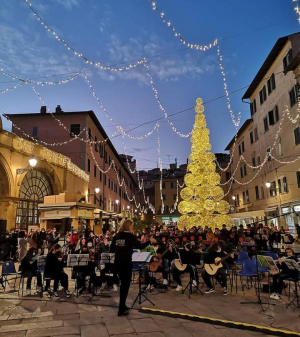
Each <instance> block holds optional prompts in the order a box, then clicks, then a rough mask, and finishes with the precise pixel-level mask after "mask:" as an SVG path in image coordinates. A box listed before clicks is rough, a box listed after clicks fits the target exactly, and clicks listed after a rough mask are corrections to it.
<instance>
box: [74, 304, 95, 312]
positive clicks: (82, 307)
mask: <svg viewBox="0 0 300 337" xmlns="http://www.w3.org/2000/svg"><path fill="white" fill-rule="evenodd" d="M78 309H79V310H80V312H81V311H98V310H97V306H95V305H89V304H78Z"/></svg>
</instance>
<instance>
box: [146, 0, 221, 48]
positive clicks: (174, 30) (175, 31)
mask: <svg viewBox="0 0 300 337" xmlns="http://www.w3.org/2000/svg"><path fill="white" fill-rule="evenodd" d="M148 2H150V3H151V4H152V9H153V10H154V11H156V12H157V13H158V14H159V16H160V17H161V19H162V22H163V23H165V24H166V25H167V27H169V28H170V29H171V30H172V31H173V33H174V35H175V37H177V38H178V39H179V40H180V42H181V43H182V44H183V45H185V46H186V47H188V48H191V49H197V50H202V51H206V50H208V49H211V48H212V47H214V46H216V45H217V44H218V40H217V39H216V40H214V42H213V43H211V44H209V45H200V44H196V43H189V42H187V41H186V40H185V39H184V38H183V37H182V36H181V34H180V33H178V31H177V30H176V29H175V27H174V26H173V25H172V24H171V22H170V21H169V20H167V18H166V16H165V13H163V12H161V11H160V10H159V9H158V8H157V6H156V2H155V1H152V0H148Z"/></svg>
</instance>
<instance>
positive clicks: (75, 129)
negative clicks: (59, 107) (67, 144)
mask: <svg viewBox="0 0 300 337" xmlns="http://www.w3.org/2000/svg"><path fill="white" fill-rule="evenodd" d="M79 134H80V124H71V127H70V137H74V136H78V135H79Z"/></svg>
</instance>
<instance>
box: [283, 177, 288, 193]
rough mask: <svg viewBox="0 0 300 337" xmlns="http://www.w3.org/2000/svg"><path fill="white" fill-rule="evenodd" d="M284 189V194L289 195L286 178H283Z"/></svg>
mask: <svg viewBox="0 0 300 337" xmlns="http://www.w3.org/2000/svg"><path fill="white" fill-rule="evenodd" d="M282 185H283V186H282V187H283V193H287V192H288V185H287V181H286V177H283V178H282Z"/></svg>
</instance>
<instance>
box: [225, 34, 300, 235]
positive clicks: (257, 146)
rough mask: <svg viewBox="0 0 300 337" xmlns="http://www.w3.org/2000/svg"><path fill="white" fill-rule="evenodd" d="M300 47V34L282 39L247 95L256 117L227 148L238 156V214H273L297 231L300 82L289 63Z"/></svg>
mask: <svg viewBox="0 0 300 337" xmlns="http://www.w3.org/2000/svg"><path fill="white" fill-rule="evenodd" d="M299 48H300V33H297V34H293V35H289V36H285V37H282V38H280V39H278V40H277V42H276V44H275V45H274V47H273V49H272V50H271V52H270V54H269V55H268V57H267V58H266V60H265V62H264V63H263V65H262V66H261V68H260V70H259V71H258V73H257V74H256V76H255V78H254V79H253V81H252V83H251V85H250V86H249V88H248V89H247V91H246V93H245V94H244V96H243V100H245V99H249V101H250V110H251V116H252V118H251V119H248V120H247V121H246V122H245V123H244V124H243V125H242V126H241V128H240V130H239V132H238V135H237V140H236V142H235V140H234V138H233V139H232V141H231V142H230V143H229V144H228V146H227V148H226V150H229V151H230V153H231V155H232V156H233V161H232V163H231V168H230V171H231V173H232V174H234V183H233V188H232V190H231V192H230V198H231V199H232V203H234V204H235V207H234V211H235V212H236V218H239V219H245V220H246V222H253V221H262V220H266V219H268V222H269V223H270V222H271V221H272V222H273V223H274V224H275V225H278V226H281V225H282V226H286V227H290V229H291V230H292V231H294V225H295V223H298V222H299V219H298V212H299V211H300V162H299V161H298V160H295V159H297V157H298V156H299V155H300V126H299V121H298V120H297V118H296V119H295V120H294V118H295V117H296V115H297V113H298V111H297V108H298V106H297V97H298V86H297V82H296V79H295V76H294V74H293V72H291V71H288V70H289V69H288V67H289V64H290V63H292V62H293V60H294V59H295V56H296V55H299V50H300V49H299ZM298 62H299V61H298ZM241 155H242V156H243V157H244V158H245V161H246V162H247V163H248V164H246V163H245V162H244V161H243V160H240V156H241ZM233 217H235V216H234V214H233Z"/></svg>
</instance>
